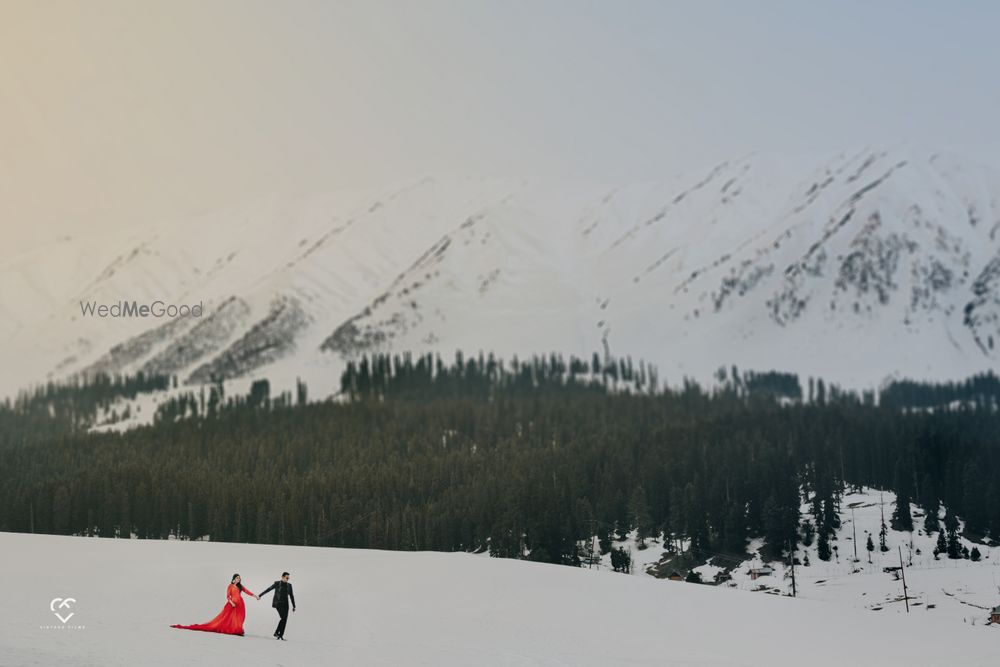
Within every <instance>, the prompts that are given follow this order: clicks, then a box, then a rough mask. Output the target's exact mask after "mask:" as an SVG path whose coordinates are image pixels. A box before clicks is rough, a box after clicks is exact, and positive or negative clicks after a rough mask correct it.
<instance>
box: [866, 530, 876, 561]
mask: <svg viewBox="0 0 1000 667" xmlns="http://www.w3.org/2000/svg"><path fill="white" fill-rule="evenodd" d="M865 549H867V550H868V562H869V563H871V562H872V552H873V551H875V543H874V542H872V534H871V533H868V543H867V544H866V545H865Z"/></svg>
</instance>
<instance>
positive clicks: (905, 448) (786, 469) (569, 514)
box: [0, 355, 1000, 564]
mask: <svg viewBox="0 0 1000 667" xmlns="http://www.w3.org/2000/svg"><path fill="white" fill-rule="evenodd" d="M732 377H733V378H736V377H739V378H740V379H741V382H742V383H743V386H742V387H740V386H737V384H736V383H735V382H728V383H726V384H724V385H723V386H722V388H721V389H719V390H717V391H715V392H713V393H708V392H705V391H704V390H702V389H701V388H700V387H699V386H698V385H696V384H694V383H692V382H687V383H685V385H684V386H683V387H681V388H679V389H669V388H662V389H659V388H657V387H656V384H657V382H656V377H655V371H654V370H653V369H651V368H650V367H648V366H647V365H645V364H642V363H639V364H633V363H632V362H631V361H629V360H624V361H622V360H617V361H616V360H608V359H601V358H598V357H596V356H595V358H594V359H592V360H590V361H589V362H588V361H585V360H579V359H574V358H570V359H569V360H567V361H563V359H562V358H561V357H559V356H558V355H551V356H548V357H536V358H532V359H529V360H521V361H512V362H511V363H509V364H503V363H502V362H501V361H499V360H496V359H494V358H492V357H489V356H487V357H485V358H484V357H482V356H480V357H477V358H471V357H470V358H462V357H459V358H457V359H456V361H455V362H454V363H452V364H447V365H446V364H444V363H442V362H441V361H440V359H438V358H431V357H428V356H425V357H417V358H410V357H408V356H406V355H403V356H400V357H394V358H389V357H385V356H377V357H372V358H366V359H362V360H360V361H359V362H357V363H355V364H352V365H351V366H350V367H348V369H347V371H345V373H344V375H343V377H342V381H341V388H342V398H343V399H344V400H337V401H329V402H325V403H313V404H307V403H306V401H305V398H306V389H305V386H304V385H301V384H300V385H299V387H298V389H297V391H296V397H295V400H293V399H292V397H291V396H290V395H282V396H278V397H271V396H270V391H269V387H268V385H267V384H266V382H261V383H258V384H255V387H254V388H253V389H252V390H251V392H250V395H249V396H247V397H240V398H239V399H236V398H235V397H225V396H223V395H222V391H221V387H218V388H209V389H208V390H207V391H206V392H199V394H197V395H196V394H194V393H191V394H181V395H180V397H175V399H174V403H173V405H174V408H172V409H170V410H164V411H163V412H162V413H161V414H160V418H159V420H158V421H157V423H156V424H155V425H153V426H149V427H142V428H138V429H134V430H130V431H127V432H125V433H121V434H119V433H87V432H83V431H81V430H80V429H79V428H69V427H68V424H63V426H64V427H65V428H62V429H61V430H60V429H58V428H56V427H54V426H52V425H51V422H52V421H53V419H54V418H53V416H52V409H51V407H49V408H46V409H45V410H42V409H40V408H37V406H36V407H32V406H35V405H36V404H34V403H32V401H31V400H25V401H22V402H21V403H20V404H18V405H13V404H6V405H4V406H0V530H5V531H17V532H32V531H33V532H43V533H63V534H66V533H71V534H72V533H81V534H100V535H114V534H123V535H127V534H129V533H133V532H134V533H136V534H137V535H139V536H140V537H150V538H163V537H167V536H169V535H179V536H187V537H199V536H203V535H210V536H211V539H213V540H221V541H238V542H243V541H246V542H260V543H277V544H305V545H329V546H350V547H368V548H387V549H433V550H445V551H448V550H474V549H487V548H488V549H489V550H490V551H491V553H492V554H494V555H497V556H503V557H531V558H534V559H537V560H544V561H548V562H557V563H568V564H573V563H576V562H578V559H577V556H578V554H577V549H576V543H577V542H578V541H582V540H589V538H590V537H591V536H593V535H594V534H595V533H597V535H598V537H599V542H600V544H601V548H602V550H603V551H605V552H607V551H609V550H610V549H613V548H615V547H614V544H613V539H614V537H616V536H618V537H620V536H621V535H623V534H624V533H625V532H627V531H629V530H633V529H638V531H639V537H640V540H641V539H645V538H648V537H650V536H654V535H659V534H661V533H664V534H666V536H667V537H668V544H667V545H666V546H667V547H668V548H672V549H680V548H683V549H692V550H700V551H713V552H718V553H739V552H741V551H742V549H743V547H744V545H745V542H746V540H747V538H749V537H753V536H764V537H766V538H767V539H768V542H769V544H771V545H772V548H773V549H774V550H775V554H774V555H778V553H777V552H780V551H781V550H782V549H784V548H785V547H784V545H790V544H794V543H795V542H796V541H798V540H799V539H802V535H803V530H805V531H806V534H807V535H808V539H810V540H811V539H813V534H815V538H816V539H817V540H819V544H820V545H821V549H820V556H821V557H823V555H824V551H825V552H826V556H827V557H829V537H830V535H831V534H832V531H833V530H834V529H835V528H836V521H837V514H836V510H837V507H838V503H839V494H840V491H841V489H842V488H843V485H844V484H845V483H850V484H855V485H862V484H863V485H869V486H874V487H879V488H885V489H893V490H895V491H896V492H897V493H898V494H899V495H900V497H903V498H910V499H912V500H913V502H915V503H917V504H919V505H921V506H923V507H924V508H925V509H930V508H931V507H934V508H935V510H934V511H935V513H936V508H937V507H938V506H939V505H940V504H941V503H944V504H945V505H946V506H947V507H948V508H949V516H948V518H946V519H945V522H944V523H945V526H944V528H945V530H946V531H948V535H947V536H946V537H947V539H946V540H945V542H944V547H945V550H948V549H950V548H951V547H953V542H954V541H955V540H954V538H952V536H953V534H954V532H955V530H954V527H955V525H956V524H957V521H955V520H954V516H953V514H954V515H959V516H961V517H962V518H963V519H965V521H966V529H967V530H968V531H972V532H976V533H987V532H988V533H990V534H992V535H1000V512H998V511H997V510H996V509H995V508H996V507H997V503H996V501H997V500H998V498H997V494H998V489H1000V458H998V457H997V456H996V448H997V444H998V443H997V435H996V434H997V433H998V432H1000V429H998V426H1000V415H998V414H997V411H996V410H995V409H994V408H993V407H992V406H988V405H987V404H986V403H984V402H982V401H973V402H968V403H960V404H958V405H952V406H951V407H947V408H942V409H936V410H933V411H925V410H901V409H899V407H898V406H896V405H893V404H892V402H891V401H890V402H883V401H879V402H878V404H877V405H876V403H875V402H874V401H869V400H866V399H864V398H863V397H857V396H854V395H852V394H850V393H848V392H841V391H837V390H835V388H832V387H830V386H824V387H823V389H822V393H823V400H822V401H818V400H813V401H812V402H809V401H802V400H791V401H787V400H775V399H776V398H781V399H786V398H789V397H790V394H794V393H795V387H798V386H799V385H798V380H797V379H795V382H794V385H793V384H792V383H791V380H790V379H789V378H787V377H784V376H782V375H781V374H775V375H768V374H755V375H753V376H751V375H747V374H742V375H739V374H737V372H736V370H735V369H733V375H732ZM793 377H794V376H793ZM749 384H755V386H756V387H758V389H759V390H758V389H754V390H749V389H748V388H747V386H748V385H749ZM52 391H56V389H53V390H52ZM59 391H62V390H59ZM66 391H67V392H69V393H72V392H71V390H68V389H67V390H66ZM800 392H801V390H800ZM818 393H819V385H818V384H815V385H814V383H813V382H812V381H811V382H810V394H811V395H812V396H813V397H814V398H815V397H816V396H817V395H818ZM800 395H801V393H800ZM38 400H39V401H42V402H41V403H38V405H49V406H51V405H52V399H51V397H50V398H49V399H44V400H43V399H42V398H39V399H38ZM74 400H75V399H74ZM181 401H187V402H191V403H192V404H194V405H197V406H198V408H197V410H193V409H192V408H191V405H189V404H188V403H185V406H186V407H185V408H184V409H183V410H180V409H179V408H178V406H179V405H180V404H181ZM209 404H212V405H213V407H212V409H211V410H210V409H209V407H208V406H209ZM171 410H173V412H171ZM192 414H197V415H199V416H198V417H197V418H182V417H183V416H188V417H190V416H191V415H192ZM70 421H72V420H70ZM9 425H16V428H8V426H9ZM803 492H805V496H803ZM807 499H808V501H809V502H811V503H812V504H813V512H812V514H813V519H814V521H815V525H813V524H812V523H810V524H809V526H808V527H803V526H801V525H800V516H799V506H800V503H801V502H802V501H804V500H807ZM891 520H892V522H893V524H895V525H900V526H906V525H910V522H912V517H911V516H910V515H909V512H903V511H897V512H896V513H895V514H894V515H893V516H892V517H891ZM823 545H825V546H826V549H825V550H824V548H823ZM868 548H869V550H871V548H872V547H871V546H869V547H868Z"/></svg>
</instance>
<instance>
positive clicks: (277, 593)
mask: <svg viewBox="0 0 1000 667" xmlns="http://www.w3.org/2000/svg"><path fill="white" fill-rule="evenodd" d="M290 576H291V575H289V574H288V573H287V572H282V573H281V579H279V580H278V581H276V582H274V583H273V584H271V585H270V586H268V587H267V588H266V589H265V590H264V592H262V593H260V594H259V595H254V594H253V593H252V592H250V589H248V588H246V587H245V586H244V585H243V580H242V579H241V577H240V575H238V574H234V575H233V578H232V580H231V581H230V582H229V587H228V588H227V589H226V606H224V607H223V608H222V611H221V612H219V615H218V616H216V617H215V618H213V619H212V620H211V621H209V622H208V623H196V624H194V625H171V626H170V627H172V628H179V629H181V630H201V631H203V632H219V633H222V634H225V635H240V636H241V637H242V636H243V620H244V619H245V618H246V613H247V612H246V607H245V606H244V604H243V596H244V595H249V596H250V597H252V598H255V599H257V600H259V599H260V598H261V597H262V596H264V595H267V594H268V593H270V592H271V591H274V597H273V598H272V600H271V606H272V607H274V609H275V611H277V612H278V616H280V617H281V618H280V620H279V621H278V627H277V628H275V630H274V638H275V639H281V640H284V638H285V624H286V623H287V622H288V604H289V602H291V605H292V611H295V594H294V593H293V592H292V584H291V583H289V581H288V578H289V577H290Z"/></svg>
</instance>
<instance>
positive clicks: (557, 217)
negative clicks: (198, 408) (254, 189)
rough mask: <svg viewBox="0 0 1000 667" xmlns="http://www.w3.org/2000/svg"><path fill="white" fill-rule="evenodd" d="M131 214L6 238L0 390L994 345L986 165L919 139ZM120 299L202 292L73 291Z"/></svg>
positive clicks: (699, 365)
mask: <svg viewBox="0 0 1000 667" xmlns="http://www.w3.org/2000/svg"><path fill="white" fill-rule="evenodd" d="M136 229H137V230H138V229H139V228H138V227H137V228H136ZM143 229H145V230H146V231H133V232H130V233H125V234H119V235H114V236H109V237H106V238H93V237H88V236H86V235H81V236H80V237H74V238H68V239H62V240H59V241H58V242H55V243H53V244H50V245H49V246H46V247H42V248H37V249H35V250H33V251H31V252H27V253H22V254H20V255H17V256H13V257H5V256H3V255H2V254H0V315H2V317H0V340H2V341H3V345H2V346H0V362H2V363H3V366H4V368H5V370H6V369H10V372H7V373H5V374H4V377H3V379H2V382H3V386H0V390H2V391H4V392H10V391H13V390H14V389H15V388H17V387H19V386H23V385H25V384H28V383H31V382H37V381H41V380H44V379H46V378H48V377H60V376H65V375H68V374H70V373H74V372H79V371H95V370H103V371H109V372H135V371H137V370H145V371H157V372H168V373H177V374H178V375H179V376H180V377H181V379H182V380H186V381H190V382H199V381H204V380H206V379H207V378H208V377H210V376H213V375H215V376H223V377H226V378H252V377H259V376H263V375H267V376H270V377H272V378H274V379H276V380H277V381H278V383H279V384H281V383H284V384H285V385H286V386H287V385H288V384H289V383H290V382H293V381H294V378H295V377H296V376H304V377H305V379H306V380H307V381H310V380H312V381H311V382H310V386H311V387H312V388H313V389H314V391H313V395H314V396H317V397H318V396H320V395H325V394H327V393H329V391H330V390H331V389H332V388H333V385H334V384H335V383H336V373H337V370H338V369H339V368H341V367H342V365H343V363H344V360H345V359H347V358H350V357H351V356H353V355H357V354H359V353H363V352H371V351H385V350H412V351H414V352H420V351H425V350H437V351H441V352H443V353H444V354H446V355H449V356H450V355H451V354H452V353H453V352H454V351H455V350H456V349H464V350H466V351H472V352H477V351H479V350H480V349H485V350H492V351H495V352H497V353H499V354H502V355H504V356H510V355H513V354H519V355H524V354H529V353H532V352H548V351H551V350H560V351H563V352H565V353H575V354H578V355H589V354H591V353H592V352H595V351H597V352H601V351H608V352H610V353H612V354H614V355H616V356H624V355H632V356H633V357H641V358H644V359H646V360H648V361H650V362H652V363H654V364H656V365H657V366H658V367H659V369H660V375H661V377H663V378H665V379H666V380H667V381H677V380H678V379H679V377H680V376H681V375H682V374H689V375H692V376H695V377H698V378H700V379H707V378H709V377H710V375H711V373H712V372H713V371H714V370H715V369H716V368H718V367H719V366H722V365H726V366H728V365H730V364H737V365H739V366H741V367H746V368H756V369H768V368H778V369H782V370H791V371H797V372H799V373H801V374H803V375H817V376H824V377H826V378H828V379H830V380H833V381H836V382H840V383H842V384H847V385H850V386H854V387H859V386H872V385H875V384H877V383H879V382H881V381H882V380H884V379H885V378H886V377H889V376H899V375H905V376H909V377H917V378H927V379H944V378H956V377H961V376H965V375H968V374H970V373H974V372H979V371H983V370H985V369H988V368H993V369H996V368H997V359H998V354H1000V350H998V349H997V348H998V347H1000V236H998V234H1000V174H998V173H997V172H994V171H992V170H990V169H988V168H986V167H983V166H979V165H976V164H973V163H970V162H968V161H966V160H963V159H961V158H959V157H955V156H950V155H939V154H935V153H932V152H928V151H921V150H917V149H910V148H896V149H892V150H877V149H872V150H864V151H857V152H852V153H844V154H841V155H837V156H834V157H824V158H816V159H815V160H808V161H807V160H792V161H790V160H787V159H779V158H772V157H767V156H749V157H744V158H740V159H735V160H732V161H729V162H725V163H722V164H719V165H717V166H715V167H714V168H712V169H710V170H708V171H706V172H704V173H692V174H684V175H681V176H678V177H676V178H672V179H668V180H664V181H656V182H650V183H639V184H629V185H620V186H606V187H596V186H593V185H542V184H527V183H522V182H516V181H502V180H488V181H483V180H465V181H461V180H451V181H445V180H440V179H424V180H421V181H418V182H414V183H411V184H408V185H405V186H400V187H396V188H387V189H385V190H382V191H363V192H342V193H334V194H330V195H325V196H320V197H313V198H308V199H303V200H297V201H274V200H271V201H263V202H254V203H248V204H247V205H245V206H243V207H241V208H238V209H234V210H230V211H223V212H220V213H218V214H214V215H210V216H204V217H201V218H198V219H195V220H187V221H180V222H171V223H169V224H163V225H159V226H154V227H153V228H143ZM122 298H125V299H140V300H143V299H146V300H150V299H155V298H160V299H164V300H166V301H167V302H175V303H187V302H199V303H204V305H205V309H206V316H205V317H204V318H203V319H202V320H200V321H191V320H187V321H184V320H181V321H175V322H165V323H163V322H158V321H157V322H150V321H144V320H139V321H136V320H131V321H129V320H101V319H94V318H90V319H87V318H83V317H81V316H80V312H79V310H80V307H79V301H80V299H86V300H96V301H104V302H113V301H116V300H118V299H122Z"/></svg>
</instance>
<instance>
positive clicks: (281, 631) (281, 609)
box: [274, 604, 288, 637]
mask: <svg viewBox="0 0 1000 667" xmlns="http://www.w3.org/2000/svg"><path fill="white" fill-rule="evenodd" d="M275 610H276V611H277V612H278V615H279V616H281V620H280V621H278V627H277V628H276V629H275V630H274V634H275V635H277V636H278V637H284V636H285V623H287V622H288V605H287V604H280V605H277V606H276V607H275Z"/></svg>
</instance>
